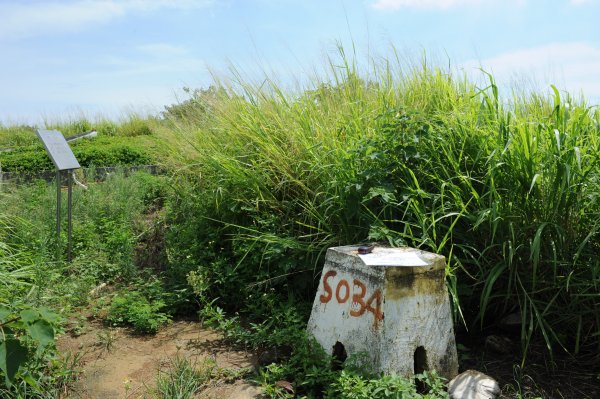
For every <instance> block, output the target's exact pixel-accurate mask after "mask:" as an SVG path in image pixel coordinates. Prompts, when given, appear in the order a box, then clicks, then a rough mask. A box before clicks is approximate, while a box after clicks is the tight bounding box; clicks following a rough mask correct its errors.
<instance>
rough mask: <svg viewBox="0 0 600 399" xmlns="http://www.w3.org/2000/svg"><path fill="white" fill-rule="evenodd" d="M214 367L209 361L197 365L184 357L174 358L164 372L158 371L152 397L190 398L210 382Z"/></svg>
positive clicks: (165, 398) (161, 398) (163, 398)
mask: <svg viewBox="0 0 600 399" xmlns="http://www.w3.org/2000/svg"><path fill="white" fill-rule="evenodd" d="M215 367H216V366H215V363H214V361H211V360H210V359H207V360H205V361H204V362H203V363H202V364H200V365H198V364H196V363H195V362H192V361H190V360H189V359H187V358H185V357H182V356H179V355H178V356H175V357H174V358H173V359H171V360H170V364H169V365H168V368H167V369H166V370H159V372H158V377H157V380H156V388H155V389H154V390H153V392H152V393H153V396H154V397H155V398H157V399H188V398H192V397H194V395H195V394H196V393H197V392H199V391H200V390H201V389H202V388H203V387H204V386H205V385H206V383H207V382H209V381H210V380H211V378H212V377H213V373H214V371H215Z"/></svg>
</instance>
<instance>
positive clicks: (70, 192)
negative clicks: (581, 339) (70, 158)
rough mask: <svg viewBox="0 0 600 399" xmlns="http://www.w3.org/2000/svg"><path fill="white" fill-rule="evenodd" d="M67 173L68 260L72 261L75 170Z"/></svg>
mask: <svg viewBox="0 0 600 399" xmlns="http://www.w3.org/2000/svg"><path fill="white" fill-rule="evenodd" d="M67 173H68V177H67V182H68V191H67V215H68V216H67V226H68V227H67V232H68V234H67V261H68V262H69V263H71V233H72V230H73V228H72V223H71V210H72V209H73V170H71V169H69V170H68V171H67Z"/></svg>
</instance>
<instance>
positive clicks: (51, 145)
mask: <svg viewBox="0 0 600 399" xmlns="http://www.w3.org/2000/svg"><path fill="white" fill-rule="evenodd" d="M37 135H38V137H39V138H40V140H42V143H44V147H46V151H47V152H48V155H49V156H50V159H52V162H53V163H54V166H55V167H56V169H57V170H69V169H79V168H80V167H81V166H79V162H77V159H75V155H73V151H71V148H70V147H69V144H67V140H65V138H64V136H63V135H62V133H61V132H59V131H58V130H38V131H37Z"/></svg>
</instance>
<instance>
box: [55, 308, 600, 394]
mask: <svg viewBox="0 0 600 399" xmlns="http://www.w3.org/2000/svg"><path fill="white" fill-rule="evenodd" d="M75 332H76V333H77V334H75V335H74V334H73V333H75ZM458 342H459V343H460V344H462V345H463V346H467V347H469V348H470V350H469V351H468V352H464V350H463V351H459V352H461V359H460V369H461V370H460V371H464V370H467V369H475V370H478V371H481V372H483V373H486V374H488V375H490V376H492V377H493V378H495V379H496V380H497V381H498V382H499V384H500V386H501V387H502V394H501V396H500V398H525V399H530V398H531V399H533V398H560V399H592V398H594V399H595V398H600V370H599V368H600V365H599V364H598V363H599V362H598V357H600V355H599V356H595V357H593V359H592V361H591V362H588V364H582V363H581V362H579V363H578V364H575V363H573V362H572V360H571V359H568V358H564V357H562V358H561V357H560V356H558V357H556V358H554V359H553V362H551V361H550V359H548V358H547V354H546V351H544V348H542V347H540V348H532V351H531V355H530V358H529V359H528V362H527V368H526V370H525V371H523V370H521V369H520V367H519V366H518V364H519V363H520V361H521V359H520V357H519V356H518V353H517V352H518V351H517V350H515V351H514V352H509V353H504V354H499V353H497V352H493V351H490V350H489V348H486V347H485V344H484V343H483V342H482V340H478V339H475V340H474V339H472V338H471V339H469V338H466V337H464V336H463V337H459V340H458ZM58 348H59V350H60V351H61V352H63V353H67V352H70V353H72V354H76V353H78V354H79V355H80V356H81V360H80V361H79V367H80V369H81V374H80V376H79V378H78V380H77V381H76V382H75V384H74V385H73V386H72V387H71V390H70V392H69V394H68V396H67V398H70V399H123V398H127V399H129V398H132V399H133V398H146V397H148V398H152V395H151V392H152V388H153V387H154V386H155V381H156V378H157V375H158V372H159V370H163V371H165V370H166V369H167V368H168V367H169V365H170V364H171V361H172V359H173V358H175V357H176V356H182V357H185V358H187V359H189V360H191V361H192V363H194V362H196V364H198V365H201V364H202V363H203V362H204V361H205V360H206V359H211V360H212V361H214V362H215V363H216V366H217V367H218V368H220V369H227V370H229V371H230V373H229V374H231V375H235V374H236V373H238V374H239V373H243V370H245V369H246V370H247V369H251V368H253V367H255V366H256V364H257V356H256V355H255V354H253V353H250V352H246V351H241V350H238V349H235V348H233V347H232V346H231V345H228V344H226V343H225V342H224V340H223V338H222V336H221V335H220V334H219V333H217V332H215V331H212V330H210V329H207V328H203V327H202V326H201V324H200V323H198V322H192V321H177V322H174V323H172V324H170V325H168V326H165V327H163V328H162V329H161V330H160V331H159V332H158V333H157V334H156V335H136V334H133V333H131V332H130V330H128V329H124V328H108V327H106V326H104V325H102V324H101V323H100V322H98V321H95V320H93V319H90V320H89V321H85V322H84V323H83V324H80V325H79V326H78V327H77V328H73V329H72V331H71V334H65V335H64V336H62V337H60V338H59V339H58ZM552 364H554V369H553V366H552ZM244 391H246V392H247V391H254V392H256V389H255V388H253V387H251V386H250V385H249V384H248V383H246V382H244V381H243V380H241V379H238V380H237V381H236V378H230V379H229V380H224V379H221V380H218V379H217V380H215V381H211V385H210V386H208V387H206V388H205V389H203V390H202V391H201V392H200V393H199V394H198V396H197V398H212V399H220V398H237V397H244V398H247V397H252V395H251V394H249V395H241V394H240V393H241V392H244Z"/></svg>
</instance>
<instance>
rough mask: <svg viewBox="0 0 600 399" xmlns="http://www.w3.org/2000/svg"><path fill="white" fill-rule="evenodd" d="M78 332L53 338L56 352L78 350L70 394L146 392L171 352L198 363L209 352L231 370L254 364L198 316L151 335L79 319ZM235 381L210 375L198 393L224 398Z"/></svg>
mask: <svg viewBox="0 0 600 399" xmlns="http://www.w3.org/2000/svg"><path fill="white" fill-rule="evenodd" d="M78 332H80V334H78V335H77V336H73V335H72V334H66V335H64V336H62V337H60V338H59V339H58V348H59V350H60V351H61V352H63V353H66V352H70V353H72V354H75V353H79V354H80V355H81V360H80V362H79V366H80V368H81V371H82V372H81V375H80V376H79V378H78V380H77V381H76V383H75V384H74V385H73V386H72V389H71V391H70V393H69V396H68V398H73V399H117V398H118V399H123V398H143V397H147V395H148V394H149V392H151V389H152V387H153V386H154V385H155V381H156V377H157V375H158V371H159V370H163V371H164V370H165V368H167V367H168V366H169V364H170V362H171V360H172V359H173V358H174V357H175V356H184V357H186V358H188V359H190V360H191V361H192V362H197V363H198V364H201V363H202V362H203V361H204V360H205V359H207V358H210V359H212V360H214V361H215V362H216V366H217V367H219V368H226V369H230V370H231V371H232V372H234V373H235V371H239V370H242V369H245V368H250V367H253V366H254V364H255V356H253V354H252V353H249V352H244V351H239V350H235V349H232V348H231V347H228V346H226V345H224V344H223V340H222V337H221V336H220V335H219V334H218V333H216V332H214V331H212V330H209V329H206V328H202V327H201V325H200V323H198V322H190V321H178V322H174V323H172V324H170V325H168V326H166V327H163V328H162V329H161V330H160V331H159V332H158V333H157V334H156V335H151V336H148V335H143V336H142V335H134V334H132V333H131V332H129V331H128V330H127V329H121V328H107V327H105V326H103V325H102V324H100V323H98V322H95V321H90V322H86V323H84V325H83V326H82V327H80V328H78ZM239 385H240V382H237V383H234V382H231V383H229V382H224V381H215V382H214V383H213V385H211V386H209V387H207V389H205V390H203V391H202V394H201V395H200V396H198V397H199V398H227V397H230V395H231V393H232V392H233V391H235V390H236V389H239ZM145 395H146V396H145Z"/></svg>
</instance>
